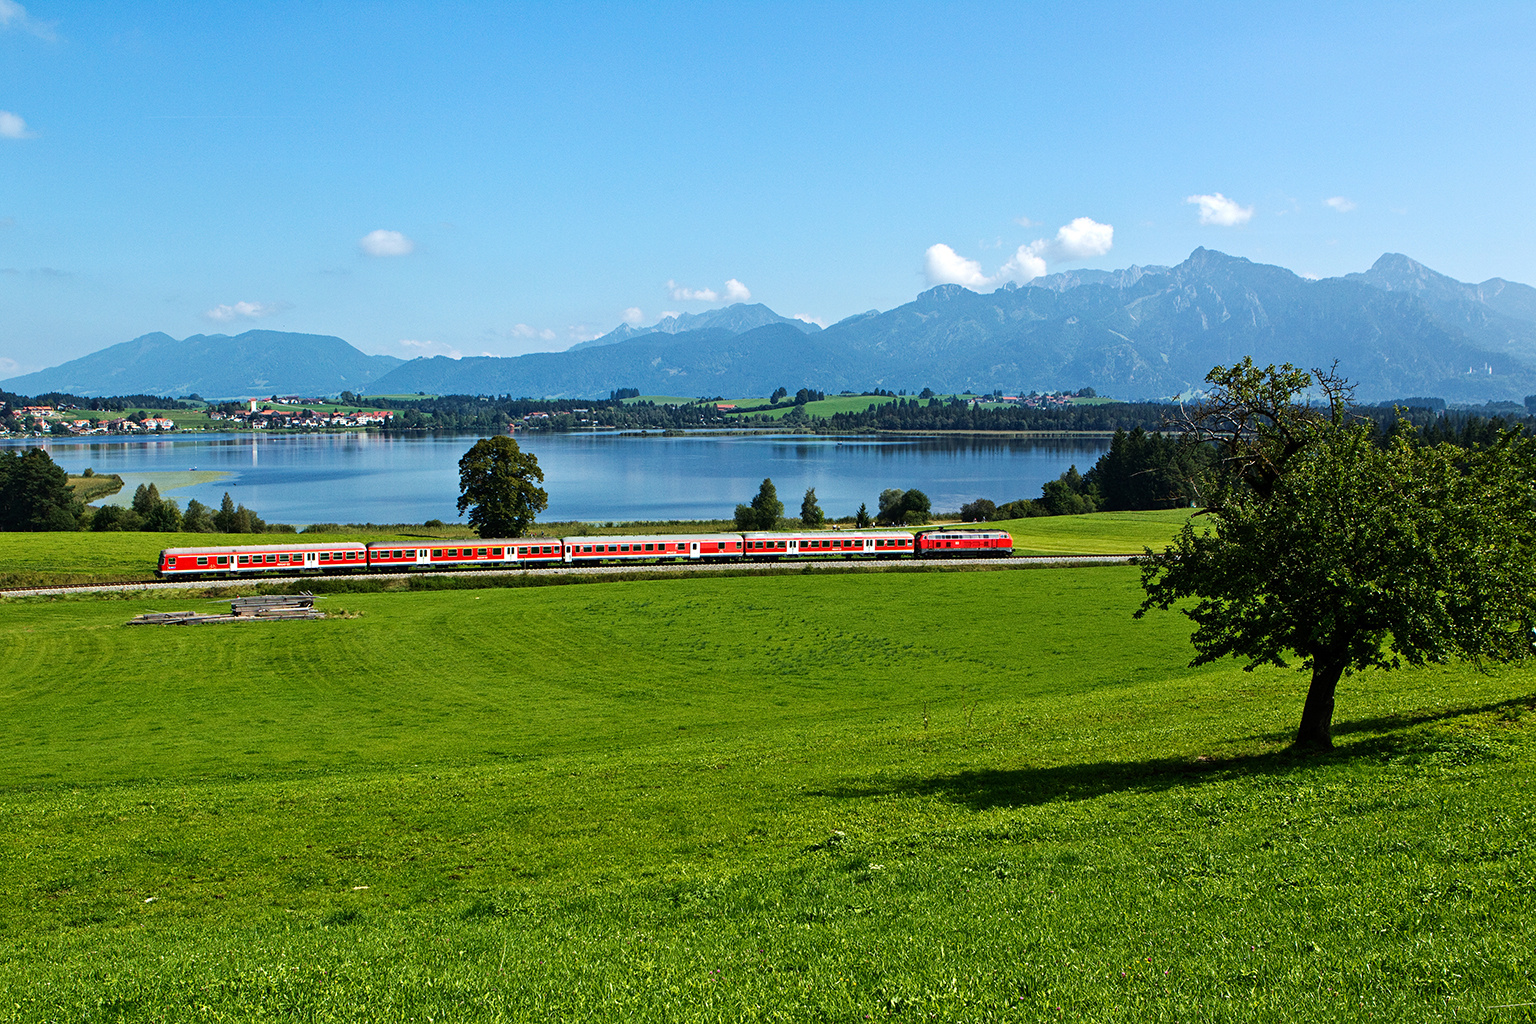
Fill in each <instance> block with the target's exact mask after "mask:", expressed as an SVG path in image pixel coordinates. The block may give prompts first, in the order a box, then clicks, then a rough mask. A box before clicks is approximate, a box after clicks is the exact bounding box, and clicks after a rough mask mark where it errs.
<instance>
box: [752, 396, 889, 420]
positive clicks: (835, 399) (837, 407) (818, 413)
mask: <svg viewBox="0 0 1536 1024" xmlns="http://www.w3.org/2000/svg"><path fill="white" fill-rule="evenodd" d="M758 401H764V400H763V399H758ZM894 401H896V399H894V398H882V397H880V396H878V395H851V396H847V397H845V396H842V395H834V396H832V397H831V398H828V399H826V400H825V401H821V402H807V403H805V414H806V415H807V416H810V417H811V418H812V419H826V418H827V417H829V416H831V415H832V414H833V413H839V412H863V411H864V410H865V409H868V408H869V407H870V406H871V405H888V404H890V403H891V402H894ZM794 407H795V406H794V403H793V402H791V403H790V404H789V405H781V406H779V408H777V409H762V410H758V412H760V413H761V414H762V415H764V416H768V417H771V418H773V419H776V420H778V419H783V418H784V417H785V416H787V415H789V412H790V410H792V409H793V408H794ZM737 415H744V416H745V415H755V413H739V414H737Z"/></svg>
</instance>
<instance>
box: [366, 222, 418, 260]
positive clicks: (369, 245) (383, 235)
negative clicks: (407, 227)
mask: <svg viewBox="0 0 1536 1024" xmlns="http://www.w3.org/2000/svg"><path fill="white" fill-rule="evenodd" d="M357 247H358V248H359V249H361V250H363V253H364V255H367V256H409V255H410V254H411V253H412V252H414V251H415V250H416V243H415V242H413V241H411V240H410V239H409V238H406V237H405V236H404V235H403V234H401V233H400V232H398V231H386V230H385V229H383V228H379V229H378V230H376V231H370V232H368V233H367V234H366V235H364V236H363V237H362V238H359V239H358V240H357Z"/></svg>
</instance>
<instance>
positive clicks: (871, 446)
mask: <svg viewBox="0 0 1536 1024" xmlns="http://www.w3.org/2000/svg"><path fill="white" fill-rule="evenodd" d="M475 440H476V439H475V438H474V437H419V436H412V437H399V436H386V435H380V434H359V433H349V434H279V435H271V436H265V435H249V434H208V435H193V434H175V435H167V436H165V437H161V438H154V439H145V438H105V439H103V438H95V439H90V440H85V439H82V440H78V441H76V440H69V439H52V438H50V439H45V440H41V441H27V442H18V441H16V440H14V439H11V440H7V441H5V442H0V443H3V444H6V445H9V446H17V445H41V447H43V448H45V449H47V450H48V452H49V453H50V455H51V456H52V457H53V459H54V461H56V462H58V463H59V464H60V465H62V466H64V467H65V468H66V469H67V470H69V471H70V472H72V473H79V472H80V471H82V470H83V469H85V468H86V467H87V466H90V467H92V468H93V469H94V470H95V471H96V472H98V473H123V474H125V475H128V474H143V473H150V474H153V473H169V472H181V471H186V470H189V469H191V468H193V467H196V468H197V469H199V470H216V471H222V472H225V473H228V474H229V475H228V476H227V477H226V478H224V479H223V480H222V481H220V482H218V483H212V484H199V485H194V486H191V487H184V488H179V489H177V490H175V491H172V492H170V494H169V496H171V497H175V498H177V499H179V500H180V501H181V502H182V504H183V505H184V504H185V503H186V501H187V499H189V498H196V499H198V500H199V501H201V502H203V503H204V504H207V505H212V506H214V507H217V506H218V503H219V500H220V498H221V497H222V495H223V493H224V491H226V490H228V491H230V493H231V494H232V495H233V496H234V497H235V498H236V500H237V501H239V502H241V503H243V504H245V505H247V506H249V507H250V508H252V509H254V510H256V511H257V512H258V513H260V514H261V515H262V516H263V517H264V518H266V519H269V520H273V521H278V522H290V523H296V524H304V523H311V522H376V523H387V522H422V521H424V520H426V519H433V518H436V519H442V520H445V521H452V520H453V519H455V518H456V514H455V509H454V503H455V500H456V499H457V497H458V460H459V458H460V457H461V456H462V455H463V454H464V452H465V451H466V450H468V448H469V446H470V445H471V444H473V443H474V441H475ZM518 442H519V444H521V445H523V447H524V448H526V449H527V450H529V451H531V452H533V453H534V454H535V455H537V456H538V458H539V465H540V466H541V467H542V468H543V470H544V473H545V480H544V487H545V489H546V490H547V491H548V492H549V510H548V512H547V513H545V515H544V516H543V517H542V518H544V519H551V520H559V519H585V520H616V519H700V518H725V517H729V516H730V515H731V512H732V510H733V509H734V508H735V506H736V505H737V504H738V503H740V502H746V501H750V500H751V498H752V496H753V495H754V494H756V493H757V488H758V485H759V484H760V483H761V482H762V480H763V478H764V477H771V478H772V479H773V481H774V484H775V485H776V487H777V488H778V492H779V497H780V498H781V499H782V500H783V502H784V504H785V506H786V509H787V510H788V511H789V512H790V513H791V514H793V513H795V512H797V511H798V510H799V507H800V499H801V496H802V495H803V494H804V493H805V490H806V488H810V487H814V488H815V489H816V496H817V499H818V500H819V502H820V504H821V507H822V508H823V509H824V510H826V512H827V514H828V515H832V516H841V515H851V514H853V513H854V512H855V511H856V510H857V509H858V507H859V504H860V503H864V504H866V505H868V506H869V508H871V509H873V508H875V506H876V504H877V500H878V498H879V495H880V492H881V491H882V490H884V489H886V488H888V487H900V488H902V489H906V488H910V487H917V488H920V489H922V490H923V491H925V492H927V494H928V496H929V497H930V499H932V501H933V506H934V508H936V509H954V508H958V507H959V506H960V505H961V504H963V503H964V502H967V501H971V500H973V499H975V498H991V499H992V500H994V501H997V502H1004V501H1009V500H1012V499H1014V498H1024V497H1037V496H1038V495H1039V493H1040V486H1041V485H1042V484H1043V483H1045V482H1046V481H1047V480H1052V479H1055V478H1056V477H1057V476H1058V475H1060V474H1061V473H1062V472H1063V471H1064V470H1065V469H1066V468H1067V467H1068V466H1069V465H1072V464H1076V465H1077V467H1078V469H1079V470H1086V469H1087V468H1088V467H1089V466H1091V465H1092V464H1093V463H1094V461H1095V460H1096V459H1097V458H1098V457H1099V455H1100V454H1101V453H1102V452H1103V451H1104V450H1105V449H1106V448H1107V447H1108V440H1107V439H1102V438H1049V439H1039V440H1035V439H1023V438H987V437H961V438H955V437H935V436H907V437H896V438H884V437H882V438H864V437H859V438H835V437H805V436H787V435H733V436H700V435H686V436H683V437H659V436H654V435H653V436H646V437H642V436H638V435H616V434H611V433H604V434H549V435H531V436H522V437H519V438H518Z"/></svg>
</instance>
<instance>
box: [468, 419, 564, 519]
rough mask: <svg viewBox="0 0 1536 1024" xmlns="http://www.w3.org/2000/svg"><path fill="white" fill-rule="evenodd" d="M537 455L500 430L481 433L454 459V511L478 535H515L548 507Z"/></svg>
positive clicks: (542, 474)
mask: <svg viewBox="0 0 1536 1024" xmlns="http://www.w3.org/2000/svg"><path fill="white" fill-rule="evenodd" d="M543 482H544V471H543V470H542V469H540V468H539V460H538V459H537V458H535V457H534V456H533V455H532V454H530V453H528V452H525V451H523V450H522V449H520V448H518V446H517V442H516V441H514V440H512V439H511V438H510V437H507V436H505V435H498V436H496V437H484V438H481V439H480V440H478V441H476V442H475V444H474V447H472V448H470V450H469V451H467V452H465V453H464V457H463V458H462V459H460V460H459V515H463V514H464V510H465V509H468V510H469V525H470V526H471V527H473V528H474V530H475V532H476V533H478V534H479V535H480V536H482V537H521V536H522V535H523V534H525V533H527V532H528V527H530V526H532V525H533V520H534V517H535V516H537V515H538V514H539V513H540V512H542V511H544V510H545V509H546V508H548V507H549V495H548V493H546V492H545V490H544V488H542V487H540V486H538V485H539V484H541V483H543Z"/></svg>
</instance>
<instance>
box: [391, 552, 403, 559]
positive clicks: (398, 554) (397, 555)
mask: <svg viewBox="0 0 1536 1024" xmlns="http://www.w3.org/2000/svg"><path fill="white" fill-rule="evenodd" d="M394 557H395V558H404V557H405V552H404V551H396V552H395V554H394Z"/></svg>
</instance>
